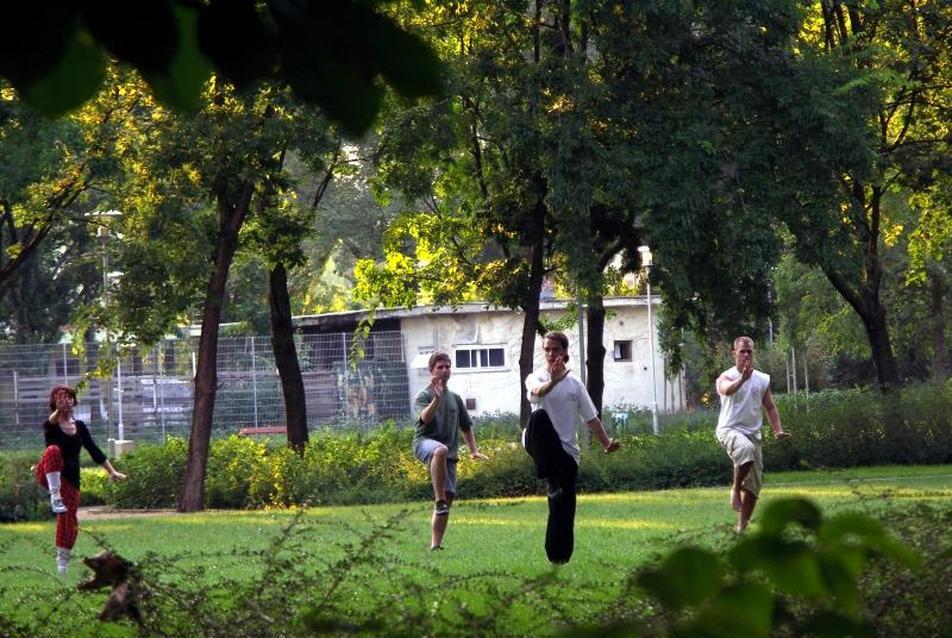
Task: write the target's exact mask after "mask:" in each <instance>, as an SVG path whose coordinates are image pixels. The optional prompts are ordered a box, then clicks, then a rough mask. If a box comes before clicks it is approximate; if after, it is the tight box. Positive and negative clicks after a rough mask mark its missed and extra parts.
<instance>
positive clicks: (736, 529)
mask: <svg viewBox="0 0 952 638" xmlns="http://www.w3.org/2000/svg"><path fill="white" fill-rule="evenodd" d="M746 531H747V526H746V525H745V526H743V527H741V525H740V523H738V524H737V525H734V533H735V534H743V533H744V532H746Z"/></svg>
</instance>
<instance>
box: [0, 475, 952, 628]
mask: <svg viewBox="0 0 952 638" xmlns="http://www.w3.org/2000/svg"><path fill="white" fill-rule="evenodd" d="M131 480H134V477H133V478H132V479H131ZM789 496H800V497H806V498H810V499H812V500H814V501H816V502H817V503H819V504H820V506H821V507H822V508H823V510H824V513H825V514H827V515H831V514H833V513H836V512H840V511H844V510H858V511H863V512H870V513H871V512H875V511H876V510H879V509H881V508H894V507H901V506H904V505H907V504H910V503H913V502H916V501H930V502H940V503H943V504H946V505H948V504H952V466H915V467H911V466H893V467H885V468H861V469H851V470H843V471H828V472H798V473H778V474H773V475H768V477H767V481H766V485H765V488H764V492H763V495H762V499H761V503H760V504H759V506H758V507H759V508H762V507H764V506H765V505H767V504H768V503H769V502H770V501H771V500H774V499H778V498H782V497H789ZM430 507H431V505H430V504H429V503H423V502H418V503H403V504H391V505H375V506H357V507H318V508H310V509H307V510H304V511H303V512H298V511H288V510H272V511H250V512H235V511H209V512H201V513H196V514H188V515H181V514H174V513H168V514H160V515H149V516H129V517H123V518H106V517H101V518H100V517H96V516H92V517H91V518H90V519H89V520H86V521H84V522H83V523H82V524H81V532H80V536H79V540H78V542H77V546H76V549H75V553H76V554H77V555H78V556H89V555H92V554H95V553H97V552H98V551H99V548H100V541H101V542H102V543H104V544H106V545H108V546H110V547H112V548H114V549H115V550H116V551H118V552H119V553H120V554H121V555H122V556H124V557H126V558H129V559H133V560H138V561H141V560H143V559H147V556H148V554H150V553H154V554H158V555H160V556H164V557H174V558H175V561H176V562H175V564H176V565H179V566H182V567H183V568H186V567H193V566H201V567H202V568H203V569H204V572H203V576H202V577H204V578H207V579H209V582H213V581H214V580H215V579H216V578H220V577H237V578H247V579H254V578H255V577H256V576H257V575H259V574H260V573H261V563H260V561H257V560H256V559H255V556H256V552H260V551H262V550H265V549H266V548H267V547H269V545H270V544H271V543H273V542H274V540H275V539H276V538H278V537H280V536H281V534H282V530H283V529H284V528H286V527H287V526H288V525H291V524H292V522H293V524H294V525H295V527H294V530H295V531H294V533H293V538H294V546H295V547H294V549H293V551H294V552H297V554H298V555H299V556H300V561H301V562H302V563H305V564H309V565H310V564H312V565H314V566H315V569H317V568H319V566H321V565H328V564H331V563H332V562H333V561H335V560H337V559H339V558H341V557H342V556H344V555H346V554H347V553H348V551H353V550H349V549H348V545H349V544H351V543H355V542H359V540H360V539H363V538H370V539H374V538H382V539H383V540H381V541H380V542H379V543H376V542H371V543H370V544H369V545H368V546H367V548H365V549H364V550H363V551H372V552H375V553H379V554H380V556H382V557H384V558H383V559H382V560H381V561H380V563H379V564H380V565H383V566H385V569H386V570H393V572H394V573H397V572H399V574H400V578H411V579H415V580H417V581H418V582H421V583H428V584H429V585H430V586H431V587H432V586H435V585H438V583H439V582H440V581H446V582H450V581H453V582H459V581H460V580H461V579H471V578H497V579H502V580H507V579H508V580H511V581H512V582H516V581H519V580H525V579H531V578H539V577H544V576H546V575H550V576H552V577H553V578H555V579H557V581H558V587H559V589H560V590H563V591H565V592H571V596H572V600H573V606H574V607H575V608H576V609H578V610H579V613H580V614H581V615H582V616H584V615H585V614H586V608H589V611H594V610H596V609H597V608H598V606H599V605H601V604H603V603H605V602H607V601H609V600H611V599H612V598H613V597H615V596H617V595H618V594H619V593H620V592H621V591H622V588H623V584H624V582H625V580H626V578H627V576H628V574H629V573H630V572H631V570H633V569H634V568H636V567H637V566H639V565H641V564H644V563H645V562H646V561H647V560H650V559H651V558H652V557H653V556H657V555H658V554H659V553H663V552H665V551H666V550H669V549H671V548H672V547H674V546H676V545H678V544H681V543H693V544H698V545H702V546H707V547H722V546H725V545H726V544H729V543H730V542H731V541H732V539H733V538H734V535H733V533H732V531H731V529H732V526H733V523H734V516H733V512H732V511H731V510H730V509H729V506H728V490H727V487H726V486H724V487H719V488H702V489H683V490H667V491H653V492H623V493H614V494H592V495H585V494H582V495H580V496H579V499H578V514H577V518H576V527H575V531H576V545H575V554H574V557H573V559H572V561H571V563H570V564H569V565H568V566H565V567H561V568H553V567H551V566H550V565H549V563H548V562H547V560H546V558H545V552H544V550H543V539H544V533H545V524H546V513H547V507H546V501H545V499H544V497H541V496H540V497H531V498H516V499H482V500H466V499H465V494H463V498H462V499H461V500H460V501H458V503H457V504H456V505H455V506H454V508H453V512H452V515H451V518H450V524H449V530H448V532H447V535H446V538H445V541H444V545H445V550H444V551H440V552H431V551H429V549H428V544H429V515H430ZM755 521H756V515H755ZM53 529H54V523H53V521H52V520H50V521H48V522H41V523H22V524H13V525H3V526H0V574H2V583H3V584H2V591H0V614H2V613H12V610H13V609H15V608H16V607H17V602H16V601H17V600H24V599H31V600H36V599H37V598H42V596H43V595H44V592H48V593H50V594H55V593H56V592H63V591H64V589H66V588H72V587H73V586H74V585H75V583H76V582H78V581H79V580H80V579H82V578H84V577H85V576H86V575H87V574H88V571H87V570H86V569H85V568H84V567H83V566H82V565H81V564H80V563H79V562H78V561H74V563H73V565H72V566H71V569H70V574H69V575H68V577H67V578H66V579H58V578H56V577H55V576H54V565H53V552H52V547H51V546H52V543H53ZM384 537H386V538H384ZM393 576H394V574H380V576H379V577H380V579H381V581H380V583H378V586H379V587H381V588H383V587H386V584H385V583H386V582H388V580H389V582H397V581H396V580H394V579H393V578H392V577H393ZM434 581H435V582H434ZM91 598H92V597H91ZM102 598H104V595H99V596H97V597H96V598H95V600H91V602H90V605H91V606H93V607H95V606H96V605H99V604H101V599H102Z"/></svg>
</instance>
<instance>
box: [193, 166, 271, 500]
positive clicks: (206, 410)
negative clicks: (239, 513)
mask: <svg viewBox="0 0 952 638" xmlns="http://www.w3.org/2000/svg"><path fill="white" fill-rule="evenodd" d="M253 193H254V185H253V184H251V183H245V185H244V187H243V189H242V192H241V194H240V195H239V197H238V198H237V201H236V202H234V203H232V202H231V201H230V198H228V197H227V195H225V193H224V192H219V193H218V196H217V197H216V203H217V207H218V245H217V246H216V248H215V269H214V271H213V272H212V277H211V280H210V281H209V282H208V287H207V288H206V290H205V303H204V307H203V310H202V334H201V337H200V338H199V342H198V363H197V366H196V372H195V403H194V405H193V407H192V432H191V435H190V436H189V439H188V461H187V462H186V465H185V478H184V480H183V483H182V495H181V498H180V499H179V506H178V509H179V511H180V512H197V511H199V510H201V509H203V508H204V506H205V467H206V465H207V463H208V447H209V443H210V441H211V435H212V418H213V417H214V414H215V396H216V393H217V392H218V324H219V323H220V322H221V312H222V302H223V301H224V298H225V284H226V283H227V281H228V271H229V270H230V269H231V262H232V260H233V259H234V257H235V251H236V250H237V248H238V232H239V231H240V230H241V225H242V224H243V223H244V221H245V217H246V216H247V214H248V209H249V207H250V205H251V196H252V194H253Z"/></svg>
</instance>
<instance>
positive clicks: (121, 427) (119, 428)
mask: <svg viewBox="0 0 952 638" xmlns="http://www.w3.org/2000/svg"><path fill="white" fill-rule="evenodd" d="M116 384H117V387H116V392H117V395H118V397H119V422H118V423H117V424H116V438H118V439H119V440H120V441H125V440H126V430H125V424H123V422H122V359H121V358H120V357H119V355H118V354H117V355H116Z"/></svg>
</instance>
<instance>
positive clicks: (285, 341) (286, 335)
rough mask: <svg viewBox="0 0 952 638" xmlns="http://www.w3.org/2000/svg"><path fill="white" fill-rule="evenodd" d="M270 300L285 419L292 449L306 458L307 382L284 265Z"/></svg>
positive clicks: (277, 270) (273, 280)
mask: <svg viewBox="0 0 952 638" xmlns="http://www.w3.org/2000/svg"><path fill="white" fill-rule="evenodd" d="M268 283H269V291H268V300H269V302H270V306H271V348H272V350H273V351H274V362H275V365H277V367H278V375H279V376H280V377H281V391H282V392H283V393H284V418H285V423H286V424H287V428H288V446H289V447H291V448H293V449H294V450H296V451H297V452H298V453H299V454H304V446H305V445H307V440H308V434H307V398H306V396H305V394H304V379H303V377H302V376H301V366H300V363H299V362H298V356H297V346H296V345H295V344H294V325H293V322H292V319H291V296H290V295H289V294H288V272H287V270H286V269H285V267H284V264H278V265H277V266H275V267H274V268H273V269H272V270H271V272H270V273H269V275H268Z"/></svg>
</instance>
